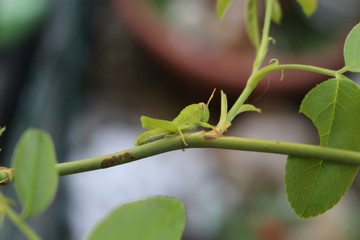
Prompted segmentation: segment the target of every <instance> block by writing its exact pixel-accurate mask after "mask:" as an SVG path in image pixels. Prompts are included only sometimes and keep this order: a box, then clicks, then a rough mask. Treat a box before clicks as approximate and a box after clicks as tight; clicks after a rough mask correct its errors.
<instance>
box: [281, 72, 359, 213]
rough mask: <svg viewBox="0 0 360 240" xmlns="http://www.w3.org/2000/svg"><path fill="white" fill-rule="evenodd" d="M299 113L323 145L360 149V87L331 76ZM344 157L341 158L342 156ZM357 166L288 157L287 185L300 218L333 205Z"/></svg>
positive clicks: (312, 92) (292, 203)
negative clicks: (313, 129)
mask: <svg viewBox="0 0 360 240" xmlns="http://www.w3.org/2000/svg"><path fill="white" fill-rule="evenodd" d="M300 112H302V113H303V114H305V115H306V116H307V117H308V118H310V119H311V120H312V122H313V124H314V125H315V127H316V128H317V130H318V134H319V136H320V145H321V146H329V147H335V148H340V149H347V150H354V151H360V124H359V123H360V88H359V86H358V85H356V84H355V83H353V82H352V81H350V80H347V79H331V80H328V81H326V82H324V83H322V84H320V85H318V86H317V87H315V88H314V89H312V90H311V91H310V92H309V93H308V94H307V95H306V97H305V98H304V100H303V102H302V104H301V107H300ZM339 160H341V159H339ZM357 171H358V167H357V166H353V165H347V164H341V163H334V162H326V161H323V160H321V159H306V158H300V157H296V156H289V158H288V161H287V164H286V171H285V185H286V192H287V195H288V200H289V202H290V204H291V206H292V208H293V209H294V211H295V212H296V214H297V215H298V216H299V217H304V218H307V217H313V216H316V215H319V214H321V213H323V212H325V211H327V210H328V209H330V208H332V207H333V206H334V205H335V204H336V203H337V202H338V201H339V200H340V198H341V197H342V196H343V195H344V194H345V193H346V191H347V190H348V189H349V187H350V186H351V184H352V182H353V180H354V178H355V176H356V174H357Z"/></svg>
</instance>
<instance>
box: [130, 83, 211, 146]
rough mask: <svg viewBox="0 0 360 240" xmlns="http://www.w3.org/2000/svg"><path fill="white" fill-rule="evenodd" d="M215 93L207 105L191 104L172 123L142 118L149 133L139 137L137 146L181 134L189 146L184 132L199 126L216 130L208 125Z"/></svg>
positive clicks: (142, 122)
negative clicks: (210, 104) (210, 106)
mask: <svg viewBox="0 0 360 240" xmlns="http://www.w3.org/2000/svg"><path fill="white" fill-rule="evenodd" d="M214 92H215V89H214V91H213V92H212V94H211V96H210V98H209V100H208V102H207V103H206V104H205V103H203V102H201V103H195V104H191V105H189V106H187V107H185V108H184V109H183V110H182V111H181V112H180V113H179V115H178V116H177V117H176V118H174V120H172V121H167V120H162V119H155V118H151V117H147V116H141V118H140V121H141V125H142V127H143V128H145V129H148V131H146V132H143V133H142V134H140V135H139V137H138V138H137V139H136V142H135V145H137V146H139V145H143V144H145V143H149V142H153V141H156V140H159V139H162V138H165V137H167V136H173V135H177V134H179V135H180V136H181V138H182V142H183V143H184V145H185V146H187V143H186V142H185V137H184V134H183V133H184V132H188V131H191V130H194V129H195V128H197V127H199V126H201V127H204V128H210V129H214V128H215V127H214V126H212V125H210V124H208V123H207V122H208V121H209V117H210V112H209V108H208V105H209V103H210V101H211V99H212V98H213V96H214Z"/></svg>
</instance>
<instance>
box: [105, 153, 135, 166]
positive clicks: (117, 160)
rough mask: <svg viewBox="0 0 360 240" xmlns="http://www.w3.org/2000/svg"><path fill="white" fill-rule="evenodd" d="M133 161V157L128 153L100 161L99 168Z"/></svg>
mask: <svg viewBox="0 0 360 240" xmlns="http://www.w3.org/2000/svg"><path fill="white" fill-rule="evenodd" d="M133 159H134V157H133V156H132V155H131V154H130V153H129V152H126V153H123V154H120V155H115V156H112V157H109V158H105V159H104V160H102V162H101V164H100V166H101V168H108V167H113V166H116V165H120V164H122V163H126V162H130V161H131V160H133Z"/></svg>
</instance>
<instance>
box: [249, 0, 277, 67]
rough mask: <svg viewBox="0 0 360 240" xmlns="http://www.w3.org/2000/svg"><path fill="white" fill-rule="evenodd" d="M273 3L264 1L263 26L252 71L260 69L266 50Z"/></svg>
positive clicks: (272, 0)
mask: <svg viewBox="0 0 360 240" xmlns="http://www.w3.org/2000/svg"><path fill="white" fill-rule="evenodd" d="M273 3H274V0H267V1H266V11H265V20H264V27H263V32H262V35H261V42H260V47H259V50H258V51H257V54H256V57H255V60H254V64H253V70H252V73H255V72H256V71H258V70H259V69H260V67H261V65H262V63H263V62H264V59H265V56H266V53H267V51H268V45H269V32H270V24H271V14H272V8H273Z"/></svg>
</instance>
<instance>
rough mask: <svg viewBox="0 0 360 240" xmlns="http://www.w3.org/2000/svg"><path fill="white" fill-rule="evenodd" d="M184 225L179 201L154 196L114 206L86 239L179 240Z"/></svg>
mask: <svg viewBox="0 0 360 240" xmlns="http://www.w3.org/2000/svg"><path fill="white" fill-rule="evenodd" d="M184 226H185V209H184V206H183V204H182V203H181V202H180V201H179V200H177V199H174V198H169V197H153V198H148V199H145V200H141V201H137V202H132V203H128V204H125V205H123V206H121V207H119V208H117V209H115V210H114V211H113V212H112V213H111V214H110V215H109V216H108V217H106V219H105V220H103V221H102V222H101V223H100V224H99V225H98V226H97V227H96V228H95V229H94V231H93V232H92V233H91V235H90V238H89V239H90V240H103V239H107V240H112V239H114V240H115V239H116V240H117V239H126V240H148V239H154V240H155V239H156V240H178V239H181V236H182V232H183V230H184Z"/></svg>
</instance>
